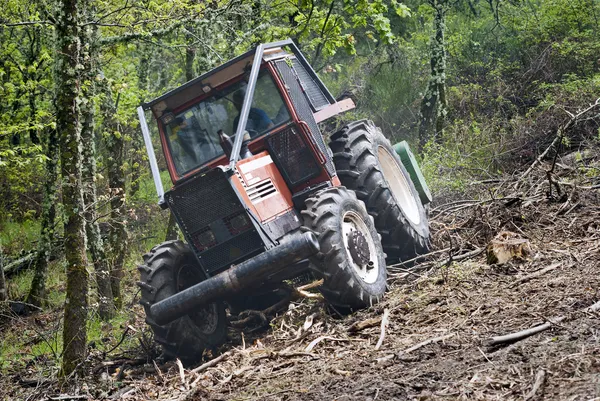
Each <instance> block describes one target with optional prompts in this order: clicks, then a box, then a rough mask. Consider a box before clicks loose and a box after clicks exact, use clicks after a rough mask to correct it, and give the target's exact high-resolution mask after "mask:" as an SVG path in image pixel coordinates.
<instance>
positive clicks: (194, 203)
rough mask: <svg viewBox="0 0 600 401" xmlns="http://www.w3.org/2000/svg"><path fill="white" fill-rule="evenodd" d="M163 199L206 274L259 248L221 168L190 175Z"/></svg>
mask: <svg viewBox="0 0 600 401" xmlns="http://www.w3.org/2000/svg"><path fill="white" fill-rule="evenodd" d="M165 200H166V201H167V204H168V205H169V208H170V209H171V211H172V213H173V214H174V215H175V218H176V220H177V222H178V224H179V227H180V228H181V230H182V231H183V234H184V236H185V238H186V240H187V242H188V243H189V244H190V245H191V247H192V248H193V250H194V252H195V253H196V255H197V256H198V259H199V260H200V263H201V265H202V267H203V268H204V270H206V271H207V272H208V273H209V274H214V273H215V272H216V271H218V270H221V269H223V268H224V267H228V266H229V265H231V264H233V263H234V262H236V261H237V260H239V259H240V258H243V257H244V256H246V255H248V254H250V253H252V252H256V251H259V250H262V247H263V243H262V241H261V239H260V236H259V234H258V233H257V232H256V231H255V230H254V226H253V224H252V222H251V218H250V216H248V214H247V212H246V209H245V207H244V205H243V204H242V203H241V202H240V200H239V198H238V196H237V194H236V193H235V191H234V190H233V188H232V186H231V184H230V182H229V180H228V179H227V176H226V175H225V173H224V172H223V171H222V170H221V169H214V170H211V171H209V172H207V173H206V174H201V175H197V176H194V177H191V178H190V179H189V180H187V181H186V182H185V183H183V184H180V185H178V186H177V187H175V188H173V189H172V190H171V191H169V192H167V193H165Z"/></svg>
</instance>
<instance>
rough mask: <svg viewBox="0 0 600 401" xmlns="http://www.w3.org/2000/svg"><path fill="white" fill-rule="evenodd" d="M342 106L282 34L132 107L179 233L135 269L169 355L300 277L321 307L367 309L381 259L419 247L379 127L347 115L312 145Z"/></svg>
mask: <svg viewBox="0 0 600 401" xmlns="http://www.w3.org/2000/svg"><path fill="white" fill-rule="evenodd" d="M353 107H354V103H353V102H352V100H350V99H345V100H342V101H339V102H336V100H335V99H334V98H333V96H332V95H331V94H330V93H329V91H328V90H327V88H326V87H325V86H324V84H323V82H322V81H321V80H320V79H319V77H318V76H317V75H316V73H315V72H314V71H313V69H312V68H311V66H310V65H309V64H308V62H307V61H306V59H305V58H304V56H303V55H302V53H300V51H299V50H298V48H297V47H296V45H295V44H294V43H293V42H292V41H291V40H286V41H281V42H275V43H269V44H261V45H259V46H258V47H257V48H256V49H254V50H252V51H249V52H247V53H245V54H242V55H241V56H239V57H236V58H235V59H233V60H231V61H229V62H227V63H225V64H223V65H222V66H220V67H218V68H216V69H214V70H212V71H210V72H208V73H206V74H204V75H202V76H200V77H198V78H196V79H194V80H192V81H189V82H187V83H186V84H184V85H182V86H181V87H179V88H177V89H174V90H172V91H170V92H168V93H166V94H164V95H163V96H160V97H159V98H157V99H155V100H152V101H150V102H148V103H145V104H143V105H142V106H140V107H139V108H138V115H139V117H140V123H141V127H142V131H143V134H144V139H145V142H146V147H147V150H148V154H149V158H150V164H151V167H152V173H153V176H154V181H155V184H156V188H157V192H158V197H159V204H160V205H161V206H162V207H164V208H169V209H170V211H171V213H173V215H174V217H175V219H176V221H177V224H178V225H179V227H180V229H181V231H182V233H183V236H184V238H185V242H183V241H179V240H177V241H167V242H165V243H163V244H161V245H158V246H156V247H155V248H153V249H152V250H151V251H150V252H149V253H148V254H146V255H144V263H143V264H142V265H141V266H140V267H139V271H140V273H141V280H140V282H139V283H138V284H139V286H140V287H141V290H142V301H141V302H142V305H143V306H144V308H145V311H146V316H147V319H146V321H147V322H148V324H149V325H150V326H151V327H152V329H153V331H154V334H155V339H156V341H157V342H159V343H160V344H162V345H163V347H164V348H165V350H166V351H167V353H168V354H171V355H173V356H179V357H183V358H186V359H191V358H193V357H194V356H195V355H196V356H198V355H201V353H202V350H204V349H206V348H213V347H215V346H217V345H220V344H221V343H223V342H224V341H225V337H226V323H227V319H226V314H225V311H226V305H233V304H235V303H236V300H237V301H238V303H239V300H240V299H246V300H251V299H256V298H257V297H259V296H261V295H262V294H266V293H268V292H269V291H272V289H273V288H276V287H277V285H278V284H280V283H281V282H282V281H284V280H290V279H294V278H296V277H301V276H303V275H306V274H307V273H309V274H312V275H313V276H316V277H320V278H323V280H324V281H323V284H322V285H321V287H320V291H321V292H322V294H323V295H324V297H325V299H326V300H327V301H328V302H329V303H331V304H332V305H334V306H336V307H339V308H342V309H345V310H354V309H358V308H364V307H368V306H370V305H373V304H375V303H377V302H378V301H379V300H380V299H381V298H382V297H383V295H384V292H385V290H386V276H387V274H386V257H387V258H388V260H399V259H404V260H406V259H408V258H412V257H414V256H415V255H417V254H420V253H424V252H426V251H427V250H428V247H429V228H428V222H427V216H426V213H425V211H424V208H423V204H422V201H421V200H420V197H419V193H418V192H417V190H416V189H415V186H414V185H413V182H412V181H411V178H410V175H409V174H408V172H407V170H406V168H405V167H404V166H403V164H402V162H401V160H400V158H399V156H398V155H397V154H396V152H395V151H394V149H393V147H392V146H391V145H390V142H389V141H388V140H387V139H386V138H385V137H384V136H383V134H382V133H381V131H380V130H379V128H377V127H376V126H375V125H374V124H373V123H372V122H370V121H368V120H361V121H356V122H353V123H351V124H348V125H346V126H345V127H344V128H343V129H342V130H340V131H338V132H336V133H335V134H333V135H332V136H331V138H330V142H329V144H327V143H326V142H325V140H324V138H323V135H322V134H321V131H320V129H319V125H318V123H319V122H321V121H324V120H325V119H327V118H329V117H332V116H335V115H337V114H339V113H341V112H344V111H346V110H349V109H351V108H353ZM146 110H150V111H151V112H152V115H153V117H154V119H155V121H156V123H157V126H158V132H159V136H160V143H161V145H162V149H163V152H164V156H165V160H166V165H167V169H168V171H169V174H170V176H171V180H172V182H173V187H172V188H171V189H170V190H169V191H167V192H164V190H163V187H162V183H161V179H160V175H159V169H158V165H157V162H156V158H155V154H154V149H153V146H152V142H151V139H150V132H149V130H148V126H147V124H146V120H145V111H146ZM386 254H387V255H386ZM244 297H245V298H244Z"/></svg>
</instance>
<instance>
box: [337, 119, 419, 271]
mask: <svg viewBox="0 0 600 401" xmlns="http://www.w3.org/2000/svg"><path fill="white" fill-rule="evenodd" d="M329 146H330V147H331V149H332V151H333V161H334V163H335V167H336V170H337V173H338V176H339V178H340V181H341V182H342V184H343V185H345V186H346V187H348V188H350V189H352V190H354V191H356V195H357V196H358V198H359V199H361V200H362V201H364V202H365V204H366V205H367V210H368V211H369V214H371V215H372V216H373V217H374V219H375V226H376V227H377V230H378V231H379V233H380V234H381V237H382V241H381V242H382V245H383V249H384V250H385V252H386V253H387V254H388V256H389V257H390V258H391V259H392V260H396V259H400V260H408V259H411V258H413V257H415V256H416V255H418V254H423V253H427V252H428V251H429V248H430V241H429V224H428V221H427V214H426V212H425V209H424V207H423V205H422V204H421V200H420V198H419V194H418V192H417V190H416V189H415V186H414V184H413V183H412V181H411V179H410V175H409V174H408V172H407V171H406V169H405V168H404V166H403V165H402V161H401V160H400V157H399V156H398V155H397V154H396V152H395V151H394V149H393V147H392V146H391V144H390V142H389V141H388V140H387V139H386V138H385V137H384V136H383V134H382V133H381V130H380V129H379V128H377V127H376V126H375V124H373V122H371V121H368V120H361V121H356V122H353V123H351V124H348V125H347V126H345V127H344V128H342V130H340V131H338V132H336V133H335V134H333V135H332V136H331V143H330V145H329Z"/></svg>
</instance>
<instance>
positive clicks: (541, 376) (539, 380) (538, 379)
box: [525, 369, 546, 401]
mask: <svg viewBox="0 0 600 401" xmlns="http://www.w3.org/2000/svg"><path fill="white" fill-rule="evenodd" d="M545 380H546V371H545V370H544V369H540V370H538V371H537V374H536V375H535V382H534V383H533V387H532V389H531V391H530V392H529V393H527V395H526V396H525V401H527V400H531V399H533V398H534V397H535V396H536V394H537V392H538V391H539V389H540V388H541V387H542V386H543V385H544V381H545Z"/></svg>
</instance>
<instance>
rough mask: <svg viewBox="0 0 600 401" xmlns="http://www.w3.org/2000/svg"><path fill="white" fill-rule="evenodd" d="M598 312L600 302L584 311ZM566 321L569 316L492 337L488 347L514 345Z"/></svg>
mask: <svg viewBox="0 0 600 401" xmlns="http://www.w3.org/2000/svg"><path fill="white" fill-rule="evenodd" d="M598 310H600V301H598V302H596V303H595V304H593V305H592V306H590V307H589V308H586V309H584V311H587V312H597V311H598ZM566 319H567V316H558V317H555V318H552V319H548V321H547V322H546V323H544V324H540V325H538V326H535V327H532V328H530V329H527V330H521V331H517V332H516V333H511V334H507V335H504V336H498V337H492V338H491V339H490V340H489V341H488V343H487V345H488V346H494V345H500V344H509V343H514V342H517V341H520V340H523V339H525V338H527V337H531V336H532V335H534V334H537V333H541V332H542V331H545V330H548V329H549V328H551V327H553V326H555V325H557V324H559V323H561V322H562V321H564V320H566Z"/></svg>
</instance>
